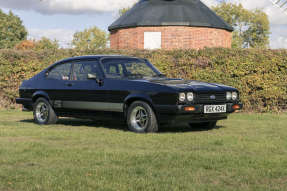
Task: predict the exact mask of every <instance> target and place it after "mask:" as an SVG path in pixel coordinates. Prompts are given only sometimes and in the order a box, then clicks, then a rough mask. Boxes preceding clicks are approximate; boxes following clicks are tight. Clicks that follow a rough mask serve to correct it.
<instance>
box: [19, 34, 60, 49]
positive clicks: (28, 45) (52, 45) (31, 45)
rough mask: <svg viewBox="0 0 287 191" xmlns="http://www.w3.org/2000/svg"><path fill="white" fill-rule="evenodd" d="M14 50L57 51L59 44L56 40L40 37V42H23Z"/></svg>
mask: <svg viewBox="0 0 287 191" xmlns="http://www.w3.org/2000/svg"><path fill="white" fill-rule="evenodd" d="M15 49H16V50H57V49H59V43H58V41H57V40H50V39H48V38H46V37H42V38H41V39H40V40H38V41H36V40H23V41H21V42H20V43H18V44H17V45H16V46H15Z"/></svg>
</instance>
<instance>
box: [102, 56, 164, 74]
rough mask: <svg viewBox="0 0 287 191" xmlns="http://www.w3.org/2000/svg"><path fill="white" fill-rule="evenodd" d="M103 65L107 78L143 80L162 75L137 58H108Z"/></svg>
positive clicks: (103, 61)
mask: <svg viewBox="0 0 287 191" xmlns="http://www.w3.org/2000/svg"><path fill="white" fill-rule="evenodd" d="M102 65H103V69H104V72H105V75H106V77H107V78H133V79H142V78H150V77H159V76H161V75H162V74H161V73H160V72H159V71H158V70H157V69H156V68H155V67H154V66H153V65H151V64H150V63H148V62H146V61H144V60H141V59H136V58H128V59H122V58H106V59H103V60H102Z"/></svg>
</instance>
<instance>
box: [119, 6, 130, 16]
mask: <svg viewBox="0 0 287 191" xmlns="http://www.w3.org/2000/svg"><path fill="white" fill-rule="evenodd" d="M130 9H131V8H130V7H127V8H122V9H120V10H119V16H123V15H124V14H125V13H126V12H128V11H129V10H130Z"/></svg>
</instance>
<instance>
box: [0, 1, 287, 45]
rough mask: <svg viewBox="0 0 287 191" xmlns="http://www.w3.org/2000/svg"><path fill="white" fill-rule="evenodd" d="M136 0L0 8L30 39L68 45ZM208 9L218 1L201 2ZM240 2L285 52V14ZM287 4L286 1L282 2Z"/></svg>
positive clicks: (0, 4)
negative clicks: (258, 14)
mask: <svg viewBox="0 0 287 191" xmlns="http://www.w3.org/2000/svg"><path fill="white" fill-rule="evenodd" d="M136 1H137V0H0V8H1V9H3V10H4V11H8V10H12V11H13V12H14V13H15V14H16V15H18V16H20V17H21V19H22V20H23V22H24V25H25V26H26V28H27V29H28V32H29V38H34V39H39V38H41V37H42V36H45V37H48V38H50V39H57V40H59V42H60V44H61V45H62V46H67V45H69V43H70V41H71V40H72V38H73V34H74V32H76V31H81V30H83V29H85V28H88V27H92V26H97V27H99V28H101V29H103V30H106V31H107V28H108V26H109V25H110V24H111V23H112V22H113V21H114V20H115V19H116V18H117V12H118V10H119V9H120V8H123V7H129V6H131V5H133V4H134V3H135V2H136ZM202 1H203V2H204V3H205V4H206V5H207V6H212V5H216V4H217V0H202ZM230 1H233V2H241V3H242V4H243V6H244V7H245V8H247V9H256V8H259V9H262V10H263V11H264V12H266V13H267V15H268V16H269V20H270V23H271V32H272V34H271V36H270V37H271V38H270V46H271V48H287V14H285V13H283V11H281V10H280V9H279V8H278V7H276V6H274V5H273V4H272V2H271V0H230ZM281 1H287V0H281ZM286 8H287V7H286Z"/></svg>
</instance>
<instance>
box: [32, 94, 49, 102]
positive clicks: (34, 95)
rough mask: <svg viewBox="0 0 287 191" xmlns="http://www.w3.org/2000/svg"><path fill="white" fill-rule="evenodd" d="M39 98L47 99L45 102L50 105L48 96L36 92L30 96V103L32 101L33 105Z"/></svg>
mask: <svg viewBox="0 0 287 191" xmlns="http://www.w3.org/2000/svg"><path fill="white" fill-rule="evenodd" d="M40 97H43V98H45V99H47V101H48V102H49V103H51V100H50V97H49V95H48V94H47V93H46V92H44V91H36V92H35V93H34V94H33V95H32V101H33V103H35V102H36V100H37V99H38V98H40Z"/></svg>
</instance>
